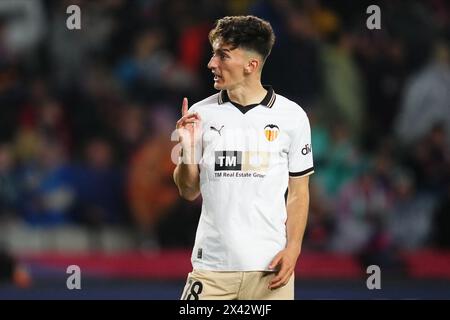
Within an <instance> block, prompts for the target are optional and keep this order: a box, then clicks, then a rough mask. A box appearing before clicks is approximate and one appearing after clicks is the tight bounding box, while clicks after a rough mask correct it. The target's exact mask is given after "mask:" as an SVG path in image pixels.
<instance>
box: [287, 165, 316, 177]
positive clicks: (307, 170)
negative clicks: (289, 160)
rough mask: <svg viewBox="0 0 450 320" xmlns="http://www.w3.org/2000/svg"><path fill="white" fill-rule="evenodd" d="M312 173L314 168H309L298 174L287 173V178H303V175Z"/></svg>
mask: <svg viewBox="0 0 450 320" xmlns="http://www.w3.org/2000/svg"><path fill="white" fill-rule="evenodd" d="M312 171H314V167H311V168H309V169H306V170H303V171H300V172H289V176H291V177H300V176H304V175H305V174H307V173H310V172H312Z"/></svg>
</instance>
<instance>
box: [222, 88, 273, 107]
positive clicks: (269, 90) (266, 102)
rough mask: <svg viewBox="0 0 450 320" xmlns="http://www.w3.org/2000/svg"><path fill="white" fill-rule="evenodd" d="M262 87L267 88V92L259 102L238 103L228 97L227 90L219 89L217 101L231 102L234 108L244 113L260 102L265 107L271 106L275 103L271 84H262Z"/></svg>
mask: <svg viewBox="0 0 450 320" xmlns="http://www.w3.org/2000/svg"><path fill="white" fill-rule="evenodd" d="M263 87H264V89H266V90H267V94H266V96H265V97H264V99H263V100H262V101H261V102H260V103H255V104H250V105H248V106H243V105H240V104H239V103H236V102H233V101H231V100H230V98H229V97H228V93H227V90H221V91H220V93H219V98H218V103H219V104H224V103H226V102H230V103H231V104H233V105H234V106H235V107H236V108H238V109H239V110H240V111H241V112H242V113H246V112H247V111H249V110H250V109H253V108H254V107H256V106H259V105H260V104H261V105H263V106H266V107H267V108H272V106H273V104H274V103H275V98H276V94H275V92H274V91H273V88H272V86H263Z"/></svg>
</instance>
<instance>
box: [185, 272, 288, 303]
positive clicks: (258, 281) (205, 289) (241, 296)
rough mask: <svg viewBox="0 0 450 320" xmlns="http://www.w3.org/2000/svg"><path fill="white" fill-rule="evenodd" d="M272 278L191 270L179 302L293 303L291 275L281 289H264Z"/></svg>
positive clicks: (271, 274)
mask: <svg viewBox="0 0 450 320" xmlns="http://www.w3.org/2000/svg"><path fill="white" fill-rule="evenodd" d="M274 277H275V273H274V272H267V271H246V272H235V271H230V272H228V271H206V270H193V271H192V272H190V273H189V275H188V278H187V281H186V285H185V286H184V290H183V294H182V295H181V300H294V274H292V276H291V278H290V279H289V282H288V283H287V284H286V285H285V286H283V287H280V288H277V289H273V290H271V289H268V287H269V282H270V281H271V280H272V279H273V278H274Z"/></svg>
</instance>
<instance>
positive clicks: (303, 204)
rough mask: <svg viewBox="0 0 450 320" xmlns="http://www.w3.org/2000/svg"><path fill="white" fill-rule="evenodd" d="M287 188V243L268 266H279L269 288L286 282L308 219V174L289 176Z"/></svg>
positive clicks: (298, 252) (296, 256)
mask: <svg viewBox="0 0 450 320" xmlns="http://www.w3.org/2000/svg"><path fill="white" fill-rule="evenodd" d="M288 188H289V192H288V198H287V221H286V230H287V244H286V248H285V249H284V250H282V251H280V252H279V253H278V254H277V255H276V256H275V258H274V259H273V260H272V262H271V263H270V266H269V267H270V268H275V267H277V266H279V270H278V272H277V275H276V276H275V277H274V278H273V280H272V281H271V283H270V285H269V289H276V288H278V287H282V286H284V285H286V284H287V283H288V281H289V279H290V277H291V275H292V273H293V272H294V269H295V265H296V263H297V259H298V256H299V255H300V251H301V246H302V241H303V235H304V233H305V228H306V222H307V220H308V209H309V176H305V177H299V178H289V187H288Z"/></svg>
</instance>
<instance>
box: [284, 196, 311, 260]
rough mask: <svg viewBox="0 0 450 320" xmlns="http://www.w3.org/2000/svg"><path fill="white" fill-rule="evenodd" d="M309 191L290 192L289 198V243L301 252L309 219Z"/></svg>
mask: <svg viewBox="0 0 450 320" xmlns="http://www.w3.org/2000/svg"><path fill="white" fill-rule="evenodd" d="M308 208H309V192H308V190H307V189H306V190H298V191H296V192H292V193H289V194H288V199H287V221H286V229H287V245H286V247H290V248H295V249H298V250H299V252H300V249H301V245H302V241H303V235H304V233H305V229H306V223H307V221H308Z"/></svg>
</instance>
